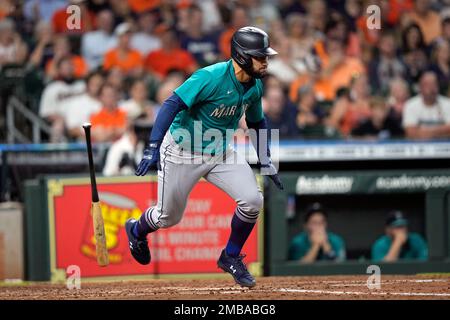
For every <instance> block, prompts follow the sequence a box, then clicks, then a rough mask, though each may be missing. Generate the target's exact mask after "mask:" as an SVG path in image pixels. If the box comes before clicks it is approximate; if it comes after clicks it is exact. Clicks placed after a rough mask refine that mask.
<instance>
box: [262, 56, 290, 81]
mask: <svg viewBox="0 0 450 320" xmlns="http://www.w3.org/2000/svg"><path fill="white" fill-rule="evenodd" d="M267 71H268V73H269V74H273V75H274V76H275V77H277V78H278V79H282V81H283V82H284V83H287V84H289V83H291V82H293V81H294V80H295V79H297V77H298V72H297V70H295V69H294V67H293V66H292V65H289V64H288V63H286V62H284V61H283V60H281V59H278V58H273V59H272V60H270V63H269V65H268V67H267Z"/></svg>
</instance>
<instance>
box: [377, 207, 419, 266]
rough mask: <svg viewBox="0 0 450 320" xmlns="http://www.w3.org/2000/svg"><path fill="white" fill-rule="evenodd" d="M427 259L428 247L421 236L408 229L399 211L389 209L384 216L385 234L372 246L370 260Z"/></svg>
mask: <svg viewBox="0 0 450 320" xmlns="http://www.w3.org/2000/svg"><path fill="white" fill-rule="evenodd" d="M406 259H414V260H427V259H428V247H427V244H426V242H425V240H424V239H423V237H422V236H421V235H420V234H418V233H414V232H409V231H408V220H407V219H406V217H405V215H404V214H403V212H401V211H398V210H396V211H391V212H389V214H388V216H387V218H386V228H385V235H384V236H382V237H380V238H379V239H377V240H376V241H375V243H374V244H373V246H372V260H373V261H375V262H378V261H386V262H394V261H398V260H406Z"/></svg>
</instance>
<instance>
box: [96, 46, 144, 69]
mask: <svg viewBox="0 0 450 320" xmlns="http://www.w3.org/2000/svg"><path fill="white" fill-rule="evenodd" d="M114 67H118V68H119V69H120V70H121V71H123V72H124V73H129V72H130V71H132V70H133V69H136V68H140V67H143V61H142V55H141V54H140V53H139V51H137V50H134V49H130V50H128V52H127V54H126V55H125V56H124V57H121V56H120V55H119V50H118V49H117V48H114V49H111V50H109V51H108V52H106V54H105V56H104V60H103V68H104V69H105V70H109V69H111V68H114Z"/></svg>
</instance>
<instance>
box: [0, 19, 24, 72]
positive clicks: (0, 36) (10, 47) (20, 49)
mask: <svg viewBox="0 0 450 320" xmlns="http://www.w3.org/2000/svg"><path fill="white" fill-rule="evenodd" d="M27 54H28V47H27V45H26V44H25V42H23V40H22V38H21V36H20V34H18V33H17V32H16V31H15V26H14V21H13V20H12V19H10V18H5V19H3V20H1V21H0V68H1V67H2V66H4V65H8V64H19V65H22V64H23V63H24V62H25V60H26V58H27Z"/></svg>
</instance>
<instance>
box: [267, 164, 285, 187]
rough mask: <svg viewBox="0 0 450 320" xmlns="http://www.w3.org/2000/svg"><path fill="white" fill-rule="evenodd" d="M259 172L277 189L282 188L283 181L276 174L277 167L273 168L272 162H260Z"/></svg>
mask: <svg viewBox="0 0 450 320" xmlns="http://www.w3.org/2000/svg"><path fill="white" fill-rule="evenodd" d="M261 174H262V175H263V176H268V177H269V178H270V179H271V180H272V181H273V183H274V184H275V185H276V186H277V188H278V189H280V190H284V186H283V183H282V182H281V180H280V177H279V176H278V170H277V168H275V166H274V165H273V163H272V162H269V163H268V164H261Z"/></svg>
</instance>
